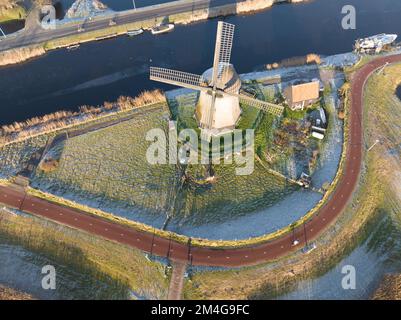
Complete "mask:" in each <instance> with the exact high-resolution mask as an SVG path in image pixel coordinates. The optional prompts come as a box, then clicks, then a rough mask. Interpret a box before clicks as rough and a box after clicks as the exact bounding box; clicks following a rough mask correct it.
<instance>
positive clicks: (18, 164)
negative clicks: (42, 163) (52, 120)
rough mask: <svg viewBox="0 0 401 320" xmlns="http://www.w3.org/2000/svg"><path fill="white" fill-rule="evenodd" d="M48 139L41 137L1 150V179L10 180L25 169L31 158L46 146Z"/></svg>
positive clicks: (44, 136)
mask: <svg viewBox="0 0 401 320" xmlns="http://www.w3.org/2000/svg"><path fill="white" fill-rule="evenodd" d="M47 139H48V135H41V136H38V137H33V138H29V139H27V140H25V141H21V142H17V143H13V144H9V145H7V146H5V147H2V148H0V178H3V179H7V178H10V177H12V176H15V175H16V174H17V173H18V172H19V171H21V170H22V169H24V168H25V167H26V165H27V164H28V162H29V160H30V158H31V156H32V155H33V154H34V153H35V152H37V151H39V150H40V149H42V148H43V147H44V146H45V145H46V142H47Z"/></svg>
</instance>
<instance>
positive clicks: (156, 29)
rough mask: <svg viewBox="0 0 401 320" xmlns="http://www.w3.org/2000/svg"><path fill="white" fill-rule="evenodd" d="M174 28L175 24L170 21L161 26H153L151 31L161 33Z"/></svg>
mask: <svg viewBox="0 0 401 320" xmlns="http://www.w3.org/2000/svg"><path fill="white" fill-rule="evenodd" d="M173 29H174V24H173V23H169V24H162V25H160V26H157V27H153V28H152V29H151V32H152V34H161V33H166V32H170V31H171V30H173Z"/></svg>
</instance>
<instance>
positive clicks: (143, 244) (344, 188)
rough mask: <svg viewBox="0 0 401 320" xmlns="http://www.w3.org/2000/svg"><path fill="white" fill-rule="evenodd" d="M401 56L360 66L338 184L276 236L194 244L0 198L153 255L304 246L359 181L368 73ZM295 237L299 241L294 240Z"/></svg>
mask: <svg viewBox="0 0 401 320" xmlns="http://www.w3.org/2000/svg"><path fill="white" fill-rule="evenodd" d="M393 62H401V55H394V56H388V57H383V58H379V59H376V60H373V61H372V62H370V63H368V64H367V65H365V66H364V67H363V68H361V69H360V70H359V71H358V72H356V74H355V75H354V77H353V79H352V84H351V106H350V110H349V115H348V116H349V138H348V140H347V155H346V161H345V168H344V172H343V175H342V177H341V178H340V181H339V182H338V185H337V188H336V189H335V191H334V192H333V194H332V195H331V197H330V198H329V200H328V201H327V202H326V203H325V204H324V205H323V207H322V208H321V209H320V210H319V211H318V212H317V214H316V215H314V216H313V217H312V218H311V219H310V220H309V221H308V222H307V223H306V224H305V225H302V226H300V227H298V228H296V229H295V230H294V231H293V233H291V234H286V235H284V236H282V237H279V238H277V239H274V240H272V241H269V242H266V243H262V244H258V245H254V246H250V247H241V248H227V249H215V248H208V247H195V246H191V245H190V243H189V244H182V243H178V242H175V241H172V240H171V239H166V238H162V237H158V236H156V235H154V234H152V233H147V232H142V231H138V230H135V229H133V228H129V227H126V226H123V225H120V224H117V223H114V222H112V221H108V220H106V219H103V218H100V217H97V216H93V215H89V214H87V213H84V212H81V211H79V210H75V209H71V208H67V207H63V206H60V205H57V204H54V203H50V202H48V201H45V200H43V199H39V198H36V197H33V196H31V195H26V194H24V192H23V191H19V190H16V189H12V188H9V187H3V186H0V202H2V203H4V204H6V205H8V206H10V207H14V208H19V209H20V210H22V211H25V212H28V213H31V214H34V215H37V216H40V217H44V218H48V219H50V220H53V221H56V222H58V223H61V224H65V225H67V226H70V227H73V228H77V229H80V230H84V231H86V232H89V233H92V234H96V235H99V236H102V237H105V238H107V239H110V240H113V241H116V242H118V243H122V244H126V245H129V246H132V247H135V248H138V249H140V250H143V251H145V252H148V253H150V254H153V255H158V256H162V257H169V258H170V259H172V260H177V261H182V262H185V263H189V264H193V265H204V266H231V267H234V266H235V267H239V266H247V265H255V264H258V263H261V262H265V261H269V260H272V259H276V258H278V257H281V256H283V255H286V254H288V253H290V252H293V251H295V250H300V249H301V248H303V247H304V246H305V244H306V243H307V241H311V240H313V239H315V238H316V237H318V236H319V235H320V234H321V233H322V232H323V231H324V230H325V229H326V228H327V226H329V225H330V224H331V223H333V221H334V220H335V219H336V218H337V217H338V216H339V215H340V214H341V213H342V212H343V210H344V208H345V206H346V205H347V203H348V202H349V200H350V199H351V197H352V194H353V192H354V190H355V188H356V186H357V184H358V179H359V174H360V169H361V161H362V153H363V148H364V146H363V143H362V142H363V139H362V134H363V130H362V122H361V119H362V101H363V88H364V85H365V82H366V80H367V79H368V77H369V75H370V74H371V73H372V72H373V71H375V70H376V69H378V68H380V67H382V66H383V65H385V64H386V63H393ZM294 240H298V241H299V243H298V245H296V246H294V245H293V242H294Z"/></svg>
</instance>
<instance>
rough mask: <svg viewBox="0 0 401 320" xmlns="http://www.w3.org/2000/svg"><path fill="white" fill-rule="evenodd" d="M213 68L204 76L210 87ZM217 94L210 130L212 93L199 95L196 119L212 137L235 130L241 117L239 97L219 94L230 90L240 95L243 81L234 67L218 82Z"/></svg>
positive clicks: (229, 66)
mask: <svg viewBox="0 0 401 320" xmlns="http://www.w3.org/2000/svg"><path fill="white" fill-rule="evenodd" d="M222 70H223V68H222ZM212 77H213V68H210V69H208V70H206V71H205V72H204V73H203V74H202V78H203V80H204V81H205V82H206V83H207V85H208V86H209V87H211V86H210V84H211V83H212ZM216 87H217V93H216V97H215V102H214V109H213V114H212V115H211V117H212V122H211V126H210V128H209V127H208V124H209V118H208V116H209V110H210V106H211V105H212V100H213V95H212V91H211V90H209V91H201V92H200V95H199V101H198V105H197V107H196V119H197V120H198V123H199V127H201V128H204V129H208V130H209V131H210V132H209V134H210V135H219V134H223V133H225V132H227V131H231V130H233V129H235V125H236V124H237V122H238V120H239V118H240V116H241V108H240V103H239V97H238V96H231V95H224V94H221V93H220V92H219V90H220V91H225V90H229V91H230V92H233V93H235V94H239V92H240V88H241V80H240V78H239V76H238V74H237V72H236V71H235V69H234V66H233V65H231V64H230V65H228V66H227V69H226V72H225V74H224V75H223V76H222V77H221V80H219V81H218V83H217V85H216Z"/></svg>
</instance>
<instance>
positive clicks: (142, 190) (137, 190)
mask: <svg viewBox="0 0 401 320" xmlns="http://www.w3.org/2000/svg"><path fill="white" fill-rule="evenodd" d="M167 119H168V111H167V108H166V107H163V106H161V107H160V108H158V109H157V110H152V111H146V112H145V113H143V114H138V115H136V116H134V117H133V118H132V119H130V120H128V121H124V122H121V123H118V124H115V125H112V126H110V127H107V128H103V129H99V130H96V131H92V132H88V133H85V134H83V135H79V136H75V137H70V138H69V139H68V140H67V141H66V142H65V146H64V149H63V151H62V156H61V158H60V162H59V165H58V168H57V169H55V170H53V171H52V172H43V171H40V170H38V171H37V174H36V176H35V178H34V179H33V186H36V187H37V188H39V189H43V190H45V191H50V192H52V193H55V194H57V195H66V197H67V198H68V197H69V196H70V197H73V198H78V199H81V200H84V199H94V200H95V201H96V202H97V203H98V205H100V203H104V202H109V203H110V204H111V202H113V203H114V204H115V205H117V206H119V207H120V208H121V207H123V208H128V211H131V210H132V209H133V208H136V209H137V210H138V209H142V210H144V211H147V212H149V213H151V212H152V213H153V214H159V213H158V212H160V211H163V206H164V205H165V203H166V201H167V193H166V190H167V189H168V188H169V186H170V184H171V181H172V179H174V178H175V173H176V172H175V166H173V165H152V164H150V163H149V162H148V161H147V159H146V151H147V148H148V146H149V144H150V142H148V141H146V134H147V132H148V131H149V130H151V129H154V128H162V129H167ZM68 195H69V196H68ZM74 195H75V196H74ZM128 217H129V216H128Z"/></svg>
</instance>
